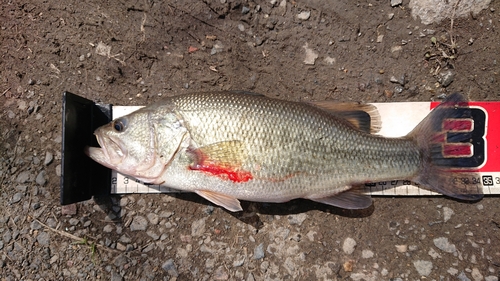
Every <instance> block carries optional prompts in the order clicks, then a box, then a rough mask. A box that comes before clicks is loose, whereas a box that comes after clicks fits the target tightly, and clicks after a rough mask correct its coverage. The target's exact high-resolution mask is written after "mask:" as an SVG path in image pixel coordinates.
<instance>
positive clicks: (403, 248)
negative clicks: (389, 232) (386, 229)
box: [396, 245, 408, 253]
mask: <svg viewBox="0 0 500 281" xmlns="http://www.w3.org/2000/svg"><path fill="white" fill-rule="evenodd" d="M396 251H398V253H406V251H408V245H396Z"/></svg>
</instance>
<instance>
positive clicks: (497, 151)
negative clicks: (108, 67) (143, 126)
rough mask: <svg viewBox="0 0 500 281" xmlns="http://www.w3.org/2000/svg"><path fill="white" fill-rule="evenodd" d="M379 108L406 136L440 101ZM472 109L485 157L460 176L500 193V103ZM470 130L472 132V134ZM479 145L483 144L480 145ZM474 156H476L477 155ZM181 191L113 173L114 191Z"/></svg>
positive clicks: (382, 187) (385, 127)
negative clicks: (468, 174)
mask: <svg viewBox="0 0 500 281" xmlns="http://www.w3.org/2000/svg"><path fill="white" fill-rule="evenodd" d="M373 105H374V106H375V107H377V109H378V111H379V113H380V116H381V119H382V129H381V130H380V132H379V133H378V134H379V135H382V136H385V137H402V136H405V135H406V134H408V133H409V132H410V131H411V130H412V129H413V128H415V126H417V124H418V123H420V121H421V120H422V119H424V118H425V116H427V114H429V112H430V111H431V110H432V109H433V108H435V107H436V106H437V105H439V102H397V103H373ZM469 106H470V108H471V109H472V116H473V119H474V120H473V121H471V122H473V123H472V124H473V125H472V126H471V127H472V128H471V131H470V132H472V135H473V140H474V144H478V145H474V146H475V147H474V151H473V153H474V154H476V153H482V154H483V155H482V156H483V157H482V159H484V160H483V161H482V162H483V163H482V164H481V165H480V166H479V167H477V168H478V171H479V172H478V176H477V177H474V178H457V179H456V180H458V181H463V182H470V183H473V184H478V185H482V187H483V193H484V194H485V195H493V194H500V130H499V131H495V130H493V129H491V130H489V128H494V127H495V125H496V124H500V102H469ZM139 108H141V106H113V107H112V112H113V119H115V118H118V117H120V116H123V115H126V114H128V113H131V112H133V111H135V110H137V109H139ZM470 132H469V133H470ZM474 138H476V139H474ZM478 146H479V147H478ZM473 156H474V155H473ZM364 188H365V193H367V194H370V195H373V196H426V195H440V194H438V193H435V192H431V191H429V190H426V189H422V188H419V187H418V186H417V185H416V184H415V183H412V182H410V181H408V180H393V181H386V182H378V183H368V184H365V186H364ZM169 192H179V191H177V190H174V189H169V188H166V187H164V186H158V185H149V184H144V183H142V182H141V181H139V180H136V179H134V178H131V177H128V176H125V175H122V174H120V173H117V172H116V171H112V173H111V193H112V194H124V193H169Z"/></svg>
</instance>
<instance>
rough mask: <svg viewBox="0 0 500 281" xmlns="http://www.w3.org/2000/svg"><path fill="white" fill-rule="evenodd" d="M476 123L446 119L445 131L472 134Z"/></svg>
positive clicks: (444, 123)
mask: <svg viewBox="0 0 500 281" xmlns="http://www.w3.org/2000/svg"><path fill="white" fill-rule="evenodd" d="M473 126H474V122H473V121H472V120H471V119H446V120H443V130H446V131H452V132H470V131H472V129H473Z"/></svg>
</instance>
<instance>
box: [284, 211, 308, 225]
mask: <svg viewBox="0 0 500 281" xmlns="http://www.w3.org/2000/svg"><path fill="white" fill-rule="evenodd" d="M306 219H307V214H305V213H300V214H297V215H289V216H288V223H289V224H292V225H293V224H297V225H302V223H303V222H304V221H305V220H306Z"/></svg>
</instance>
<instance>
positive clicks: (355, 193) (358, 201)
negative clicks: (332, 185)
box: [307, 189, 372, 210]
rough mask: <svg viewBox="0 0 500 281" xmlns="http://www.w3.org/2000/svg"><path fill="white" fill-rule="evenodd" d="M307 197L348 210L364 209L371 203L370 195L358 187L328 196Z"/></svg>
mask: <svg viewBox="0 0 500 281" xmlns="http://www.w3.org/2000/svg"><path fill="white" fill-rule="evenodd" d="M307 199H309V200H312V201H315V202H319V203H323V204H327V205H331V206H335V207H339V208H343V209H349V210H361V209H366V208H368V207H370V206H371V205H372V198H371V197H370V195H366V194H364V193H362V192H361V191H360V190H358V189H351V190H347V191H344V192H341V193H338V194H335V195H331V196H328V197H321V198H314V197H313V198H307Z"/></svg>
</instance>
